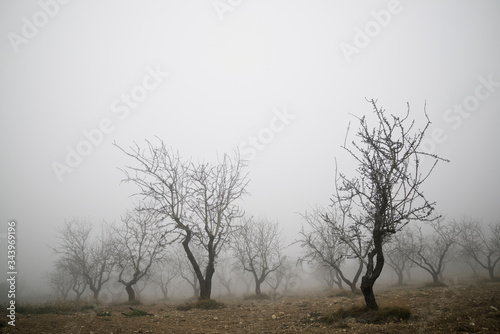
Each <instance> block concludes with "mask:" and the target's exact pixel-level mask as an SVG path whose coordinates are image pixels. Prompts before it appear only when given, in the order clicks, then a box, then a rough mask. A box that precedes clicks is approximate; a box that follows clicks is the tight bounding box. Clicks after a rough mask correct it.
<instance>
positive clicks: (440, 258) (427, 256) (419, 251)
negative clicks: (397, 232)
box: [406, 218, 460, 283]
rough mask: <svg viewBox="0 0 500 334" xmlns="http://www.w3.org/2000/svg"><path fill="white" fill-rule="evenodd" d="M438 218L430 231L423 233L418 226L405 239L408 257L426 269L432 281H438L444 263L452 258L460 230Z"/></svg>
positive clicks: (431, 225)
mask: <svg viewBox="0 0 500 334" xmlns="http://www.w3.org/2000/svg"><path fill="white" fill-rule="evenodd" d="M443 221H444V220H443V219H442V218H439V219H438V220H437V221H435V222H434V223H433V224H428V225H430V227H431V228H432V232H431V233H427V234H425V235H424V234H423V233H422V229H421V228H420V227H419V228H417V230H416V231H414V232H411V233H409V234H408V236H410V238H409V240H407V242H408V243H407V250H406V253H407V254H408V259H409V260H410V261H411V262H413V263H414V264H415V265H416V266H417V267H420V268H422V269H424V270H425V271H427V272H428V273H429V274H430V275H431V276H432V280H433V282H434V283H438V282H439V277H440V276H441V275H442V273H443V271H444V267H445V265H446V263H448V262H450V261H452V260H453V246H454V245H455V244H456V243H457V241H458V236H459V234H460V230H459V229H458V228H457V227H456V225H454V224H443Z"/></svg>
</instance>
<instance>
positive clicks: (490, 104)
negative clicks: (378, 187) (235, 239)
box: [0, 0, 500, 282]
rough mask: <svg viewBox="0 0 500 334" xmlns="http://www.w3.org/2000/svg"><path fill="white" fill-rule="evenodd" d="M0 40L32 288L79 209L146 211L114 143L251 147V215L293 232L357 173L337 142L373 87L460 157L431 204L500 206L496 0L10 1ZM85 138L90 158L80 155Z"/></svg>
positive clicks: (18, 211) (10, 169) (24, 265)
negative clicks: (60, 229) (337, 179)
mask: <svg viewBox="0 0 500 334" xmlns="http://www.w3.org/2000/svg"><path fill="white" fill-rule="evenodd" d="M65 2H68V3H65ZM0 36H3V37H2V38H1V39H0V60H1V61H0V73H1V75H0V92H1V93H0V94H1V98H0V139H1V140H0V152H1V157H2V158H1V159H2V160H1V162H2V163H1V167H0V168H1V173H0V185H1V190H2V191H1V192H0V221H2V222H4V223H6V222H7V221H8V219H12V218H15V219H17V220H18V223H19V232H18V239H19V244H18V245H19V247H20V250H19V255H18V264H19V272H20V275H21V276H20V278H21V279H24V280H26V281H28V282H29V281H30V278H32V279H34V278H37V277H40V276H41V275H42V273H43V272H44V271H46V270H48V269H49V263H50V261H47V259H51V258H50V254H51V251H50V250H49V248H48V247H47V245H48V244H51V243H52V242H53V240H54V239H53V237H54V235H55V231H54V228H55V226H58V225H61V224H62V223H63V222H64V219H70V218H72V217H75V216H84V217H88V218H90V219H91V220H93V221H95V222H96V223H99V222H100V221H102V220H103V219H105V220H107V221H113V220H117V219H119V217H120V215H121V214H123V213H124V212H125V210H126V209H127V208H130V207H131V205H130V204H131V200H130V199H129V198H128V196H129V195H130V194H131V193H132V192H133V190H134V189H135V188H134V187H133V186H132V185H120V184H119V183H120V180H121V179H122V174H121V172H120V171H118V169H117V168H118V167H122V166H123V165H124V164H126V162H127V161H128V160H127V159H126V158H125V157H124V156H123V154H121V152H119V151H118V150H117V149H116V148H115V147H113V146H112V145H111V144H112V143H113V142H114V141H116V142H117V143H118V144H119V145H121V146H128V145H129V144H131V143H132V142H133V141H137V142H138V143H143V142H144V139H154V136H159V137H160V138H162V139H163V140H164V141H165V142H166V143H167V144H168V145H171V146H172V147H173V148H174V149H178V150H179V151H180V152H181V153H182V154H183V155H184V156H186V157H188V156H193V157H195V158H196V159H197V158H198V157H199V158H200V159H206V160H213V159H215V157H216V154H217V153H219V154H220V153H223V152H230V151H231V150H232V149H234V148H236V147H238V146H239V147H240V150H241V151H242V153H243V154H244V157H246V158H250V159H252V161H251V164H250V168H249V170H250V173H251V174H250V176H251V183H250V187H249V190H250V192H251V196H249V197H247V198H246V199H245V201H244V203H243V205H244V208H245V210H246V211H247V212H248V213H249V214H254V215H257V216H258V215H266V216H267V217H269V218H271V219H278V220H279V222H280V223H281V224H282V226H283V228H284V229H285V231H286V236H287V239H288V241H292V240H293V239H294V238H295V236H296V233H297V231H298V230H299V228H300V224H301V221H300V217H299V216H298V215H297V214H296V213H297V212H304V211H305V210H307V209H309V208H311V207H312V206H314V205H316V204H321V205H327V204H328V202H329V197H330V195H331V193H332V191H333V175H334V174H333V173H334V158H335V157H337V158H338V162H339V168H340V169H341V170H342V171H344V172H346V173H347V174H349V173H350V171H352V170H353V168H354V164H353V162H352V160H351V159H349V158H348V157H347V155H346V154H345V152H342V150H341V149H340V148H339V147H340V145H341V144H342V142H343V140H344V136H345V131H346V127H347V124H348V123H349V121H354V118H353V117H352V116H349V113H351V114H356V115H363V114H365V113H366V114H367V113H370V112H371V109H370V105H369V104H368V103H367V102H366V101H365V97H366V98H375V99H379V104H380V105H381V106H383V107H385V108H386V109H387V110H388V111H389V112H392V113H395V114H399V113H402V112H404V111H405V109H406V102H409V103H410V106H411V109H412V111H413V114H412V115H414V116H415V117H418V118H420V117H422V115H423V114H422V111H423V107H424V103H425V101H426V102H427V112H428V114H429V116H430V118H431V120H432V121H433V124H432V128H431V130H430V131H429V140H428V141H427V142H426V145H427V148H428V150H430V151H432V152H433V153H437V154H439V155H442V156H443V157H446V158H448V159H450V160H451V163H449V164H440V165H439V166H438V168H437V169H436V171H435V174H434V175H433V176H432V179H431V180H430V182H429V183H428V184H427V187H426V188H425V189H424V190H425V191H426V194H427V196H428V198H429V199H431V200H435V201H437V202H438V206H437V210H438V211H439V212H441V213H442V214H445V215H447V216H448V217H455V218H460V217H461V216H462V215H463V214H468V215H470V216H473V217H476V218H479V219H483V221H485V222H494V221H498V219H499V218H498V217H500V209H499V206H498V200H499V198H500V189H499V185H500V178H499V177H498V171H497V169H498V165H499V163H500V152H499V149H498V143H499V141H500V135H499V133H498V124H499V123H500V61H499V60H500V43H499V41H500V2H498V1H493V0H492V1H439V2H436V1H405V0H401V1H369V2H368V1H364V2H361V1H349V2H347V1H343V2H341V1H327V0H308V1H298V0H276V1H236V0H233V1H229V0H220V1H213V0H205V1H181V0H177V1H153V0H151V1H123V0H120V1H118V0H115V1H106V2H102V1H99V2H98V1H78V0H73V1H62V0H61V1H56V0H41V1H14V0H8V1H2V2H1V3H0ZM96 129H98V130H96ZM431 131H433V132H434V136H432V133H431ZM88 137H90V138H91V141H93V143H92V142H91V141H89V139H88ZM252 138H257V139H252ZM89 143H90V144H89ZM89 145H90V146H89ZM73 150H75V151H77V152H78V150H79V152H83V153H84V154H86V156H83V157H82V158H81V159H80V161H78V160H76V159H75V158H74V157H73V158H70V159H69V161H70V163H71V164H72V166H68V162H67V161H66V159H67V156H68V152H69V151H73ZM70 155H71V154H70ZM71 159H73V160H71ZM63 165H64V166H66V167H61V166H63ZM54 166H57V170H58V172H56V170H55V167H54ZM61 168H62V169H61ZM70 170H71V171H70ZM351 175H352V174H351ZM4 229H6V228H4ZM1 232H3V231H1ZM28 268H32V269H33V271H31V272H30V275H29V276H30V278H28V275H24V277H23V275H22V273H23V271H24V272H27V271H28Z"/></svg>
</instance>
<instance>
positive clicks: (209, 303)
mask: <svg viewBox="0 0 500 334" xmlns="http://www.w3.org/2000/svg"><path fill="white" fill-rule="evenodd" d="M225 307H226V304H224V303H221V302H218V301H216V300H213V299H200V300H198V301H196V302H191V303H186V304H184V305H180V306H177V310H179V311H189V310H192V309H195V308H197V309H203V310H215V309H221V308H225Z"/></svg>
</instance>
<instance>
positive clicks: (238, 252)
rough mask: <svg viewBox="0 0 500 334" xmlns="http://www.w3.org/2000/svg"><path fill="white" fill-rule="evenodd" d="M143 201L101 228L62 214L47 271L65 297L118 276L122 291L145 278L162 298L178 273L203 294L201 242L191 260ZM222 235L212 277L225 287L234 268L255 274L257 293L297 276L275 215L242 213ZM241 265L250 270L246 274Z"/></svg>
mask: <svg viewBox="0 0 500 334" xmlns="http://www.w3.org/2000/svg"><path fill="white" fill-rule="evenodd" d="M142 209H143V207H142V206H141V207H139V209H138V210H134V211H131V212H127V213H126V214H125V215H124V217H122V218H121V222H120V223H119V224H102V225H101V226H98V227H100V229H96V228H95V226H94V225H93V224H91V223H90V222H89V221H87V220H85V219H78V218H75V219H73V220H71V221H68V222H66V223H65V224H64V225H63V226H62V227H61V228H60V229H59V230H58V239H59V242H58V245H57V246H56V247H54V248H53V250H54V252H55V253H56V254H58V255H59V257H58V260H57V261H56V263H55V268H54V270H53V271H52V272H50V273H48V275H47V280H48V282H49V284H50V285H51V286H52V288H53V289H54V290H55V291H57V293H58V294H59V295H60V296H61V297H62V298H64V299H66V297H67V296H68V294H69V292H70V291H72V292H73V293H74V295H75V296H76V300H80V298H81V296H82V295H83V294H84V292H85V291H86V289H89V290H90V291H91V292H92V295H93V298H94V299H95V300H98V298H99V295H100V293H101V291H102V290H103V288H104V287H106V285H113V284H114V283H116V282H117V283H119V284H120V285H121V286H122V288H123V289H124V290H125V291H126V292H127V295H128V300H129V301H135V300H136V299H137V296H136V294H137V293H138V292H140V291H141V290H142V289H144V288H145V287H146V285H149V284H155V285H156V286H157V287H158V288H159V289H160V290H161V291H162V293H163V296H164V298H167V296H168V290H169V286H170V285H171V283H172V281H173V280H174V279H175V278H181V279H182V280H184V282H186V283H187V284H188V285H189V286H191V288H192V289H193V295H194V296H197V297H198V296H201V287H202V285H201V282H200V280H199V277H198V275H197V270H200V268H203V269H206V268H207V267H208V263H209V261H210V258H209V257H207V255H206V250H207V249H206V248H204V245H203V244H202V243H193V245H191V246H190V252H191V253H190V254H191V255H192V257H193V259H194V261H195V263H196V264H197V266H198V268H196V267H195V266H193V265H192V261H191V260H190V259H189V258H188V256H186V254H185V251H184V245H182V243H181V242H179V237H178V236H177V235H175V234H173V233H172V231H171V230H169V229H168V228H167V225H166V224H165V222H164V220H162V219H160V218H158V217H157V216H155V215H153V214H152V213H151V211H148V210H142ZM226 238H227V240H226V242H225V244H224V246H225V247H224V248H223V252H222V253H221V252H220V251H219V252H217V256H218V261H217V262H216V261H214V267H215V263H218V264H219V266H218V268H219V269H220V270H218V275H217V276H218V277H217V278H218V281H219V284H220V285H222V286H224V287H225V289H227V292H228V293H229V294H231V280H232V279H233V278H234V277H233V276H234V275H231V273H232V272H233V271H239V273H240V275H239V276H240V278H241V279H242V280H244V281H245V284H246V285H247V286H248V287H250V285H252V282H253V286H254V287H255V293H256V294H260V293H261V285H262V284H263V283H264V282H266V283H267V285H268V286H269V287H270V288H271V289H273V290H277V289H278V288H279V287H280V286H281V285H283V286H286V287H288V285H289V284H290V280H291V279H292V278H293V277H295V275H296V273H295V272H294V268H293V267H294V265H293V266H292V263H290V261H291V260H290V259H289V258H287V257H286V256H285V255H284V252H283V251H284V244H283V240H282V233H281V230H280V229H279V226H278V223H277V222H273V221H269V220H267V219H265V218H261V219H254V218H242V219H239V220H238V223H237V224H235V226H233V230H232V232H231V233H227V235H226ZM221 249H222V248H221ZM221 262H224V263H222V265H220V264H221ZM214 269H215V268H214ZM214 271H215V270H214ZM244 272H247V273H248V275H247V276H246V277H245V275H243V273H244ZM140 286H142V289H140V288H139V287H140Z"/></svg>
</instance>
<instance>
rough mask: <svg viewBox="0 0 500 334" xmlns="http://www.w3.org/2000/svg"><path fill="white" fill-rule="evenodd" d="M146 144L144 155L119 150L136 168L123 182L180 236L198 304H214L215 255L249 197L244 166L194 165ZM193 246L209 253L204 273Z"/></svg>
mask: <svg viewBox="0 0 500 334" xmlns="http://www.w3.org/2000/svg"><path fill="white" fill-rule="evenodd" d="M146 143H147V148H146V149H141V148H140V147H139V146H138V145H137V144H136V145H135V147H131V148H130V151H128V152H127V151H125V150H124V149H122V148H120V147H119V148H120V150H122V151H123V152H124V153H125V154H126V155H127V156H129V157H131V158H133V159H134V160H135V161H136V162H137V163H138V166H135V167H134V166H128V167H126V168H125V169H124V170H123V172H124V173H125V176H126V177H125V179H124V181H125V182H133V183H135V184H136V185H137V186H138V187H139V189H140V190H139V192H138V195H140V196H142V197H144V198H145V199H148V200H150V201H151V203H152V205H150V206H149V207H147V209H148V210H149V211H151V212H153V213H154V214H156V215H159V216H161V217H163V218H165V219H166V221H167V223H168V224H171V226H172V227H173V228H174V229H175V230H176V231H177V232H178V234H179V237H180V239H181V243H182V246H183V248H184V251H185V253H186V256H187V258H188V260H189V262H190V263H191V265H192V267H193V270H194V272H195V274H196V277H197V279H198V281H199V285H200V298H201V299H210V296H211V292H212V278H213V275H214V273H215V261H216V258H217V255H218V254H219V252H220V250H221V249H222V247H223V246H224V244H225V243H226V242H227V240H228V238H229V233H230V230H231V227H232V222H233V220H234V219H236V218H239V217H241V216H242V214H243V213H242V211H241V209H240V208H239V206H238V205H237V204H236V203H237V202H238V200H240V199H241V198H242V197H243V196H244V195H245V194H246V191H245V188H246V186H247V183H248V180H247V174H245V173H244V168H245V164H244V163H243V161H242V160H241V159H240V156H239V153H236V155H235V156H234V157H230V156H229V155H227V154H224V155H223V157H222V159H221V160H219V161H218V162H217V163H216V164H208V163H198V164H195V163H192V162H191V161H189V160H183V159H182V158H181V157H180V155H179V153H176V152H173V151H172V150H171V149H168V148H167V147H166V146H165V144H164V143H163V142H162V141H161V140H160V142H159V144H158V145H153V144H152V143H151V142H149V141H146ZM117 147H118V146H117ZM193 245H198V246H200V247H201V248H203V249H204V250H205V255H204V257H206V259H207V261H206V267H205V268H201V266H200V263H199V262H198V261H197V259H196V258H195V256H194V255H193V252H192V250H191V248H192V247H193Z"/></svg>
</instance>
